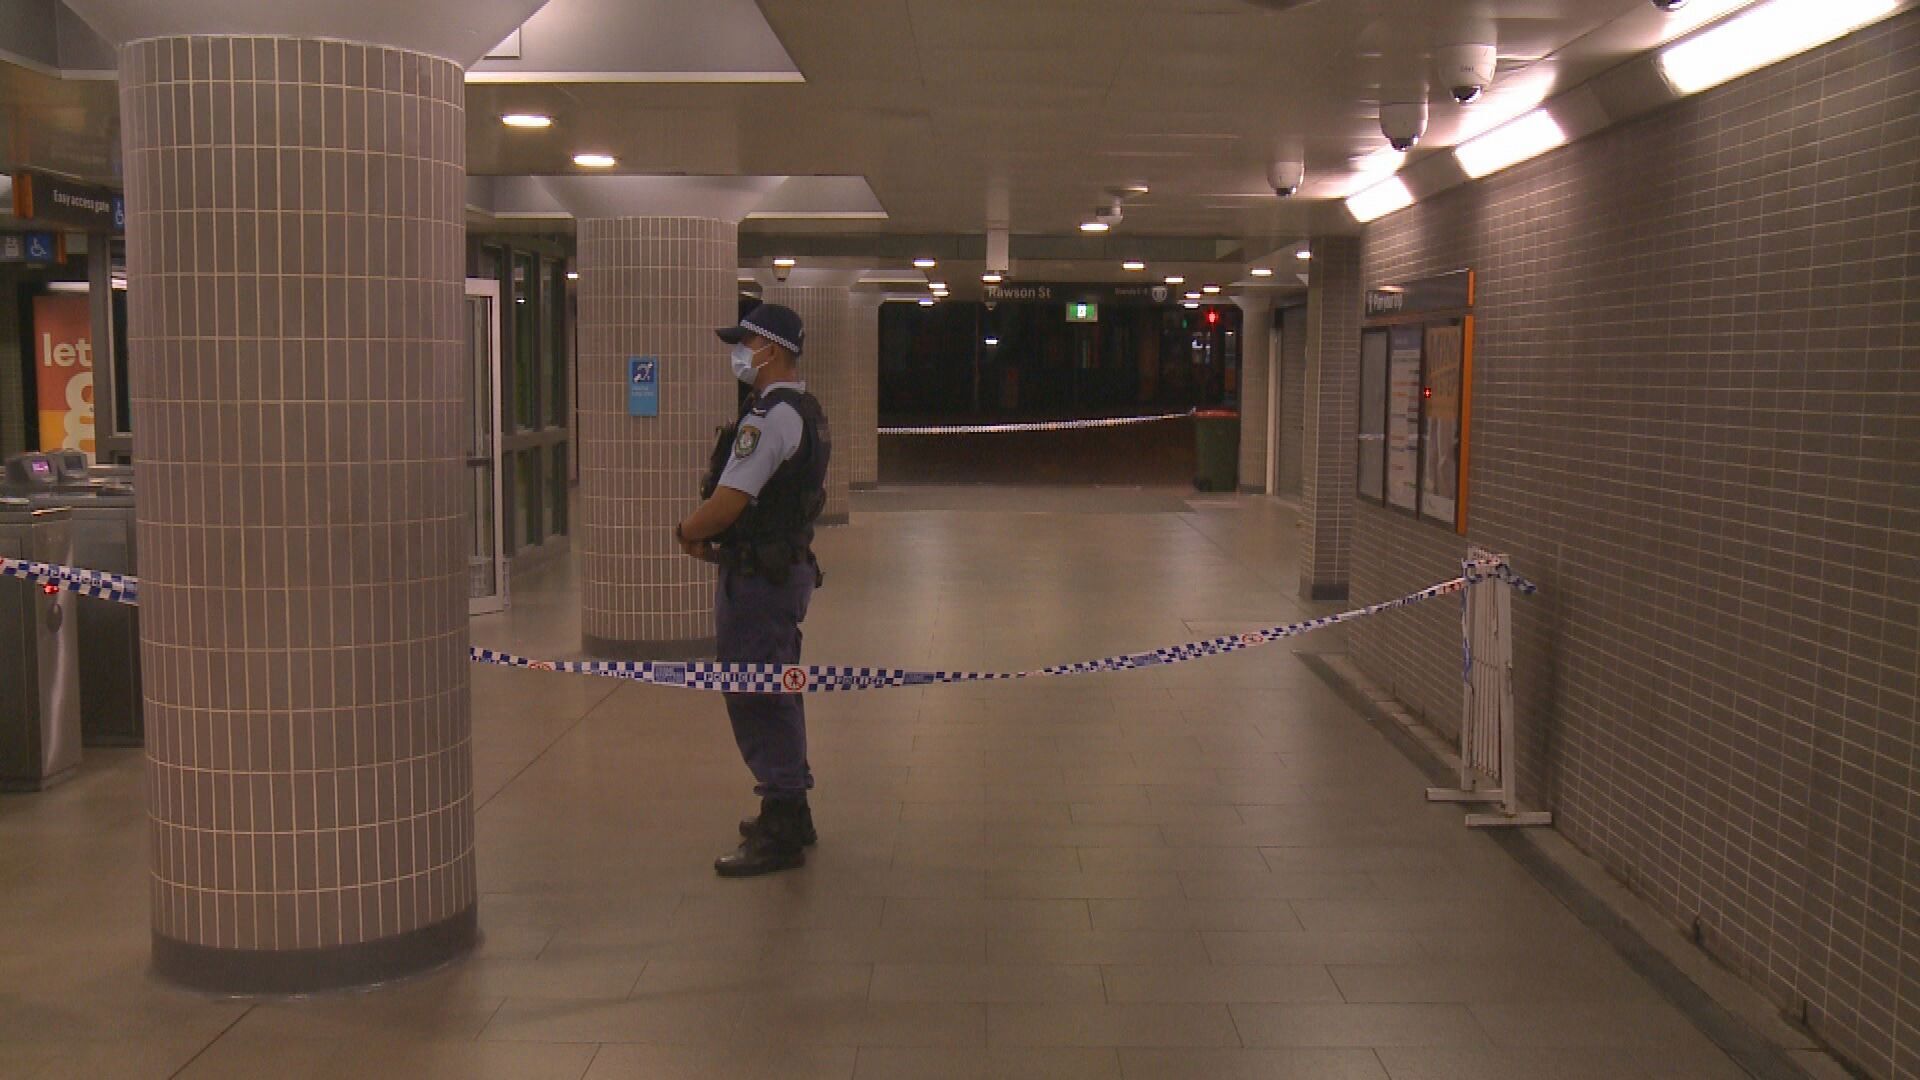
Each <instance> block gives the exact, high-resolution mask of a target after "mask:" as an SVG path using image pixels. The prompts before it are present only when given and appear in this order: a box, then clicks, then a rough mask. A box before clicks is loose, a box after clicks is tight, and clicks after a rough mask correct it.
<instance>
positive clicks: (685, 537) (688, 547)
mask: <svg viewBox="0 0 1920 1080" xmlns="http://www.w3.org/2000/svg"><path fill="white" fill-rule="evenodd" d="M716 333H718V334H719V336H720V340H721V341H724V342H726V343H727V344H729V345H731V346H733V373H734V375H735V376H736V377H738V378H739V379H740V381H741V382H744V383H746V384H748V385H749V386H751V387H753V394H752V396H750V397H749V398H747V400H746V402H745V406H744V408H743V409H742V411H741V413H740V418H739V419H738V420H737V421H736V422H735V423H734V424H733V425H732V426H731V427H728V428H724V429H722V430H721V432H720V437H719V440H718V441H717V442H715V444H714V447H713V456H712V459H711V460H710V461H709V462H708V469H707V476H706V480H705V482H704V483H703V484H702V486H701V495H702V496H703V497H704V499H705V501H704V502H702V503H701V504H700V506H699V508H698V509H696V510H694V512H693V513H692V514H690V515H688V517H687V519H686V520H685V521H683V522H681V523H680V524H679V525H677V526H675V527H674V538H675V539H676V540H678V541H679V543H680V545H681V547H682V549H683V550H685V551H686V553H687V554H688V555H691V556H693V557H695V558H698V559H705V560H707V561H709V562H713V563H717V564H719V566H720V582H719V585H718V586H717V587H716V589H715V595H714V622H715V624H716V629H717V631H718V651H719V658H720V659H721V660H735V661H753V662H759V663H777V664H795V663H798V662H799V660H800V638H801V635H800V622H801V620H803V619H805V618H806V617H807V603H808V601H809V600H810V599H811V598H812V596H813V590H814V588H815V587H817V586H818V585H820V584H821V583H822V581H823V580H824V579H823V578H822V576H821V574H820V565H819V563H818V562H816V561H815V559H814V557H813V523H814V520H815V519H816V518H818V517H819V516H820V511H821V510H822V509H824V508H825V507H826V503H827V493H826V479H827V459H828V457H829V456H830V455H831V454H832V452H833V441H832V436H831V434H830V433H829V430H828V427H827V418H826V414H825V413H823V412H821V410H820V402H819V400H818V399H816V398H815V397H814V396H813V395H812V394H809V393H807V387H806V384H805V383H803V382H801V381H800V377H799V359H800V354H801V353H802V352H803V351H804V350H805V346H806V328H805V326H804V325H802V323H801V320H800V316H799V315H798V314H797V313H796V312H794V311H793V310H792V309H791V308H786V307H782V306H780V305H779V304H762V305H760V306H759V307H757V308H754V309H753V310H752V311H750V312H748V313H747V315H746V317H745V318H743V319H741V320H740V325H738V326H729V327H725V328H722V329H720V330H718V331H716ZM727 715H728V717H729V718H730V719H731V720H732V721H733V737H734V741H735V742H737V743H738V744H739V746H740V756H741V757H742V758H744V759H746V763H747V768H748V769H750V770H751V771H752V772H753V778H754V781H755V786H754V792H755V794H757V795H759V796H760V815H759V816H758V817H756V818H751V819H749V820H746V821H742V822H741V823H740V837H741V842H740V846H739V849H738V850H736V851H734V852H733V853H732V854H730V855H723V856H721V857H720V858H719V859H718V860H716V861H715V862H714V867H713V868H714V870H715V871H717V872H718V873H719V874H720V876H722V877H751V876H754V875H756V874H770V873H773V872H775V871H779V870H790V869H792V868H794V867H796V866H801V865H803V864H804V863H805V862H806V852H805V848H806V847H807V846H808V845H811V844H812V843H813V842H814V839H815V837H814V831H813V814H812V812H811V811H810V810H809V809H808V807H807V792H808V791H809V790H811V789H812V788H813V771H812V770H811V769H810V768H809V767H808V765H807V718H806V711H805V706H804V704H803V702H802V700H801V698H800V696H799V695H797V694H728V695H727Z"/></svg>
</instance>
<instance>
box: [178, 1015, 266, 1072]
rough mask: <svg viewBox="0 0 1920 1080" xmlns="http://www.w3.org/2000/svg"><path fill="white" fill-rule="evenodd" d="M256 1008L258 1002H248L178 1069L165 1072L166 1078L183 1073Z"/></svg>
mask: <svg viewBox="0 0 1920 1080" xmlns="http://www.w3.org/2000/svg"><path fill="white" fill-rule="evenodd" d="M257 1008H259V1003H258V1002H248V1003H247V1007H246V1008H245V1009H243V1010H241V1012H240V1015H239V1016H236V1017H234V1018H233V1022H232V1023H230V1024H228V1025H227V1026H226V1027H223V1028H221V1029H220V1033H219V1034H217V1035H215V1036H214V1037H213V1038H211V1039H208V1040H207V1045H205V1046H203V1047H201V1048H200V1049H199V1050H198V1051H196V1052H195V1053H194V1055H193V1056H192V1057H190V1058H188V1059H187V1060H186V1061H185V1062H183V1063H182V1064H181V1066H180V1067H179V1068H178V1069H175V1070H174V1071H173V1072H171V1073H169V1074H167V1076H168V1080H174V1078H175V1077H179V1076H182V1075H185V1073H186V1071H187V1070H188V1069H191V1068H193V1063H194V1062H196V1061H199V1060H200V1059H201V1058H203V1057H205V1056H206V1054H207V1051H209V1050H211V1049H213V1048H214V1046H216V1045H218V1044H219V1042H220V1040H222V1039H224V1038H226V1037H227V1036H228V1035H230V1034H232V1033H233V1029H234V1028H237V1027H239V1026H240V1021H242V1020H245V1019H246V1018H247V1017H249V1016H252V1015H253V1010H255V1009H257Z"/></svg>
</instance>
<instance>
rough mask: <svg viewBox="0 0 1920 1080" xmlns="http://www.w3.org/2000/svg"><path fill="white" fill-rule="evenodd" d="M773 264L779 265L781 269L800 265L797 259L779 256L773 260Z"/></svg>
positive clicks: (789, 268)
mask: <svg viewBox="0 0 1920 1080" xmlns="http://www.w3.org/2000/svg"><path fill="white" fill-rule="evenodd" d="M773 265H775V266H777V267H779V268H780V269H782V270H791V269H793V268H794V267H796V266H798V265H800V262H799V260H797V259H788V258H779V259H775V260H773Z"/></svg>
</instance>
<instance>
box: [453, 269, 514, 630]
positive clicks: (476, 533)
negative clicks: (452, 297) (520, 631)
mask: <svg viewBox="0 0 1920 1080" xmlns="http://www.w3.org/2000/svg"><path fill="white" fill-rule="evenodd" d="M466 303H467V308H466V334H467V354H466V386H467V410H466V416H465V424H464V425H463V426H464V427H465V429H466V431H467V437H466V455H467V469H466V472H467V498H468V502H469V509H470V511H471V513H470V517H469V520H470V525H469V526H468V530H469V539H468V543H467V611H468V613H470V614H473V615H485V614H487V613H489V612H495V611H503V610H505V609H506V606H507V556H506V550H505V547H506V545H505V540H506V536H505V533H506V528H505V520H504V518H503V517H502V516H501V513H500V506H501V492H500V383H499V380H498V379H497V378H495V373H496V372H497V371H498V370H499V366H498V359H499V356H500V283H499V282H498V281H493V280H488V279H486V278H468V279H467V301H466Z"/></svg>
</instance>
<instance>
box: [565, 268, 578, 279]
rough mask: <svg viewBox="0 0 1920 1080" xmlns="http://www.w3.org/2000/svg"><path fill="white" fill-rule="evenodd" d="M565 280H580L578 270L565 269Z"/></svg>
mask: <svg viewBox="0 0 1920 1080" xmlns="http://www.w3.org/2000/svg"><path fill="white" fill-rule="evenodd" d="M567 280H568V281H579V280H580V271H578V270H569V271H567Z"/></svg>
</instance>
